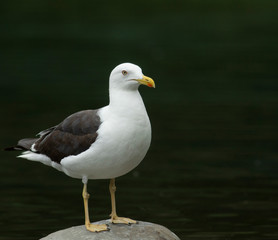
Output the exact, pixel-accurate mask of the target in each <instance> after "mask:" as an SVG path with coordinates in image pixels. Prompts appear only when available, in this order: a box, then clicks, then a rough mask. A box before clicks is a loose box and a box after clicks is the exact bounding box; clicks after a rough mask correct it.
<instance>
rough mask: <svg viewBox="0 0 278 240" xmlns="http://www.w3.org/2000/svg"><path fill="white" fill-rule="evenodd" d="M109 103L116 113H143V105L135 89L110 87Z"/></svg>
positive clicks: (144, 110)
mask: <svg viewBox="0 0 278 240" xmlns="http://www.w3.org/2000/svg"><path fill="white" fill-rule="evenodd" d="M109 97H110V103H109V107H110V109H111V110H112V111H113V112H117V113H118V114H123V115H129V114H134V113H135V112H137V113H145V112H146V109H145V105H144V102H143V100H142V98H141V95H140V93H139V91H138V89H136V90H119V89H117V90H115V91H113V89H110V93H109Z"/></svg>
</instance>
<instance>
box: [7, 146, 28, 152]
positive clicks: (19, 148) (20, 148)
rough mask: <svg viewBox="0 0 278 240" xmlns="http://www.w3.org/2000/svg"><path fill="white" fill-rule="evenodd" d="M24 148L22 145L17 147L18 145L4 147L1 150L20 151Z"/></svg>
mask: <svg viewBox="0 0 278 240" xmlns="http://www.w3.org/2000/svg"><path fill="white" fill-rule="evenodd" d="M22 150H24V149H23V148H22V147H18V146H15V147H6V148H4V149H3V151H22Z"/></svg>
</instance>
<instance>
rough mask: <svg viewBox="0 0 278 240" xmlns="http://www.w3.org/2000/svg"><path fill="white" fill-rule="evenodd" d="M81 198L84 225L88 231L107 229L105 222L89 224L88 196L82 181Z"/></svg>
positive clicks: (85, 184)
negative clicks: (82, 201)
mask: <svg viewBox="0 0 278 240" xmlns="http://www.w3.org/2000/svg"><path fill="white" fill-rule="evenodd" d="M82 196H83V200H84V210H85V227H86V229H87V230H88V231H91V232H101V231H107V230H109V229H108V227H107V225H105V224H99V225H97V224H91V223H90V218H89V209H88V199H89V197H90V195H89V193H88V192H87V183H84V187H83V192H82Z"/></svg>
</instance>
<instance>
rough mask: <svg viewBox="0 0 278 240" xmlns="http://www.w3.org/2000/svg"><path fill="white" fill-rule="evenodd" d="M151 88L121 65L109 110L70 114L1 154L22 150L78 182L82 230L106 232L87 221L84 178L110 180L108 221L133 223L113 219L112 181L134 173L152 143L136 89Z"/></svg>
mask: <svg viewBox="0 0 278 240" xmlns="http://www.w3.org/2000/svg"><path fill="white" fill-rule="evenodd" d="M141 84H143V85H147V86H149V87H153V88H154V87H155V84H154V81H153V80H152V79H151V78H149V77H146V76H144V75H143V73H142V70H141V68H140V67H138V66H136V65H134V64H131V63H123V64H120V65H118V66H117V67H116V68H114V69H113V71H112V72H111V74H110V78H109V98H110V102H109V105H108V106H105V107H103V108H100V109H97V110H85V111H80V112H77V113H74V114H72V115H70V116H69V117H67V118H66V119H65V120H64V121H62V122H61V123H60V124H58V125H56V126H54V127H51V128H49V129H46V130H44V131H41V132H40V133H39V134H38V138H26V139H22V140H20V141H19V142H18V144H17V145H16V146H14V147H10V148H7V149H6V150H24V152H23V153H22V154H21V155H20V156H19V157H20V158H26V159H28V160H32V161H37V162H42V163H44V164H46V165H48V166H52V167H54V168H56V169H57V170H60V171H62V172H64V173H65V174H67V175H68V176H70V177H73V178H79V179H82V182H83V184H84V187H83V192H82V196H83V199H84V209H85V226H86V228H87V229H88V230H89V231H92V232H100V231H105V230H108V227H107V226H106V225H94V224H91V223H90V220H89V211H88V199H89V194H88V192H87V182H88V179H110V185H109V189H110V194H111V203H112V213H111V215H110V216H111V222H112V223H125V224H130V223H136V221H134V220H132V219H129V218H122V217H118V216H117V213H116V204H115V191H116V187H115V178H116V177H119V176H121V175H124V174H126V173H128V172H129V171H131V170H132V169H134V168H135V167H136V166H137V165H138V164H139V163H140V162H141V161H142V160H143V158H144V157H145V155H146V153H147V151H148V149H149V146H150V142H151V124H150V120H149V117H148V114H147V112H146V109H145V106H144V103H143V100H142V98H141V96H140V93H139V91H138V87H139V86H140V85H141Z"/></svg>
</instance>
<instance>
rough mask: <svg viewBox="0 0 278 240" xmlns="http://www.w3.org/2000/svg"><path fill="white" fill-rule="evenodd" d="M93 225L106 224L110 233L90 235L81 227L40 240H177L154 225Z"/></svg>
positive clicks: (107, 221)
mask: <svg viewBox="0 0 278 240" xmlns="http://www.w3.org/2000/svg"><path fill="white" fill-rule="evenodd" d="M94 224H107V225H108V226H109V228H110V231H105V232H100V233H92V232H89V231H87V230H86V228H85V226H84V225H82V226H75V227H71V228H67V229H64V230H60V231H58V232H54V233H51V234H50V235H48V236H46V237H44V238H41V240H179V238H178V237H177V236H176V235H175V234H174V233H173V232H171V231H170V230H169V229H167V228H165V227H163V226H161V225H157V224H154V223H148V222H141V221H140V222H138V224H132V225H125V224H112V223H111V222H110V221H109V220H103V221H99V222H95V223H94Z"/></svg>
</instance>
